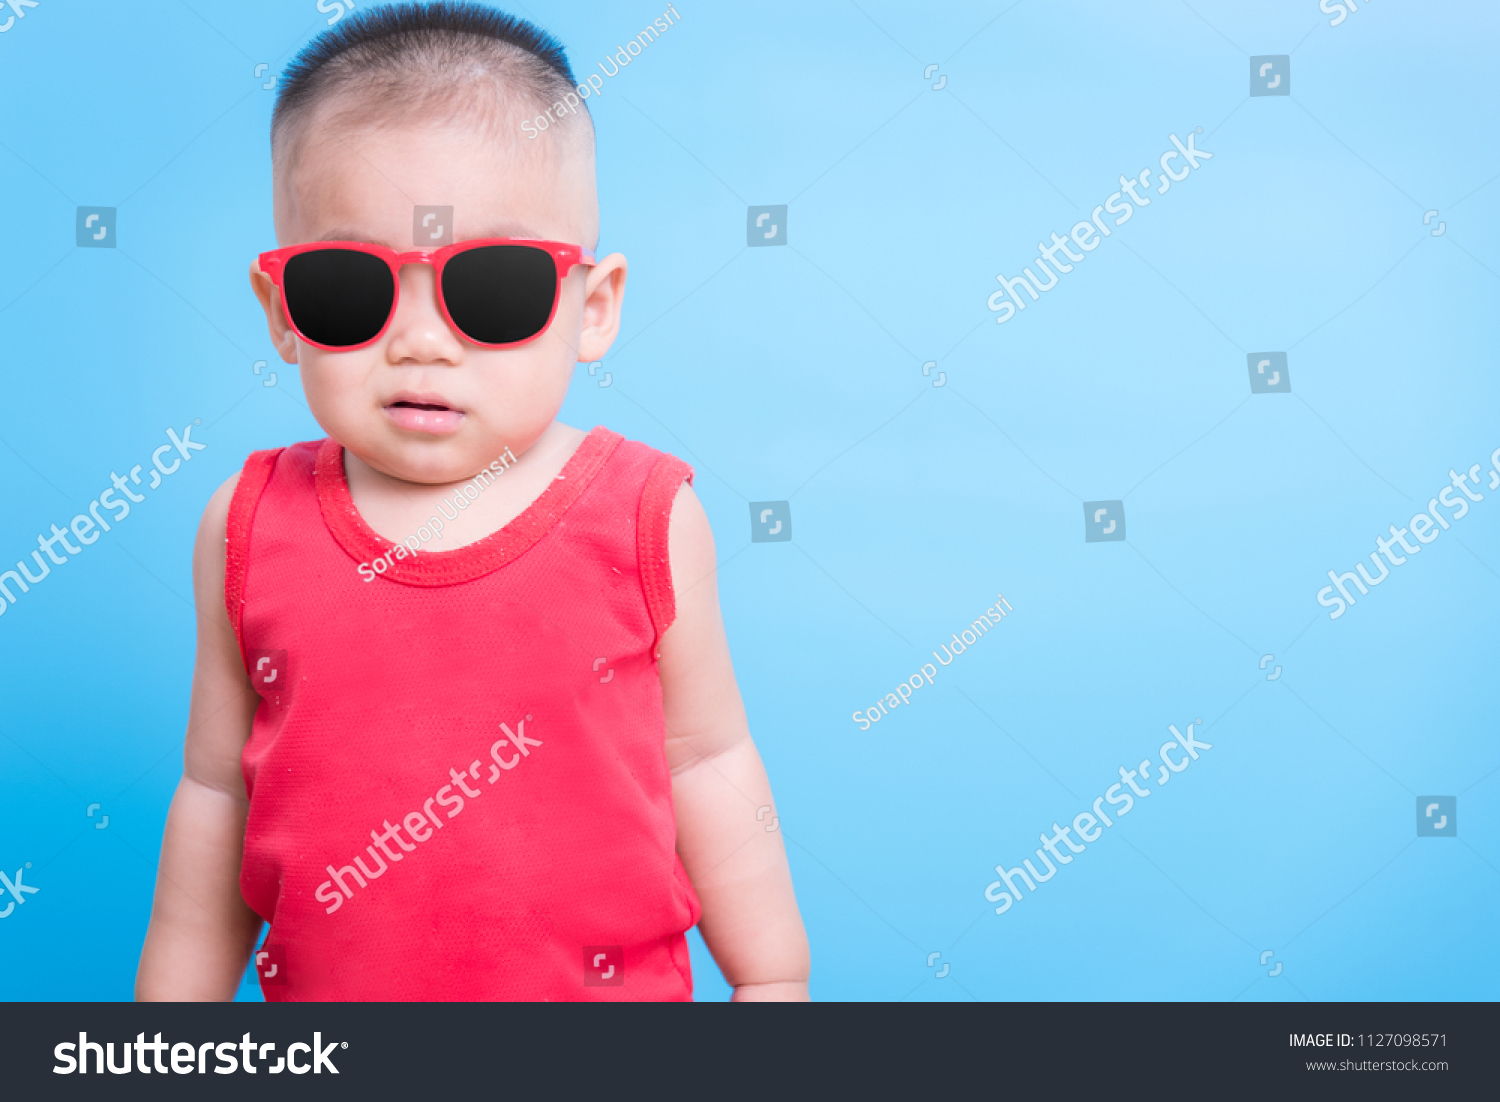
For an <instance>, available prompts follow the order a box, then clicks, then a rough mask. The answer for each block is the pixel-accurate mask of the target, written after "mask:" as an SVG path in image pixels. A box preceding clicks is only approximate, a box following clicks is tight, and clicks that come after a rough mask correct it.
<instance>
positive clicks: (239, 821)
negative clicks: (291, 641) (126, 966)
mask: <svg viewBox="0 0 1500 1102" xmlns="http://www.w3.org/2000/svg"><path fill="white" fill-rule="evenodd" d="M237 481H238V476H235V477H234V478H231V479H230V480H229V481H228V482H226V483H225V484H224V485H223V486H220V487H219V489H218V490H217V491H216V492H215V493H214V495H213V497H212V498H210V499H209V503H208V508H207V509H205V510H204V512H203V522H202V523H201V524H200V525H199V526H198V539H197V543H196V544H195V546H194V548H193V596H194V598H195V601H196V603H197V607H198V654H197V664H196V666H195V667H194V670H193V696H192V703H191V705H190V708H189V713H188V730H187V739H186V741H185V743H184V744H183V770H182V781H181V783H179V784H178V786H177V794H176V795H175V796H173V798H172V806H171V809H170V810H169V811H168V812H167V829H166V834H165V835H164V837H163V838H162V847H161V862H160V864H159V865H158V867H157V873H156V899H155V901H154V903H153V904H152V907H151V925H150V927H149V928H148V929H147V931H146V944H145V947H144V948H143V949H142V951H141V965H140V969H139V971H137V973H136V979H135V996H136V998H137V999H139V1000H142V1001H154V1000H175V1001H186V1000H206V999H221V1000H228V999H232V998H234V993H235V989H236V988H237V987H238V986H239V981H240V976H241V974H242V973H243V972H244V968H245V962H246V961H247V959H248V958H249V955H250V950H251V948H253V947H254V945H255V938H256V936H257V934H258V933H259V932H260V918H259V916H257V915H256V914H255V912H254V911H252V910H250V908H249V907H247V906H246V905H245V901H244V900H243V899H242V898H241V897H240V883H239V879H240V855H241V851H242V848H243V845H244V836H245V813H246V809H247V807H248V801H247V799H246V796H245V782H244V778H243V776H242V775H241V773H240V750H241V748H242V747H243V746H244V745H245V740H246V738H248V737H249V734H250V725H251V722H252V720H253V719H254V717H255V708H256V705H257V704H258V703H259V701H260V698H259V697H258V696H257V695H256V693H255V690H254V689H252V688H251V687H250V679H249V678H248V677H247V676H246V675H245V667H244V665H243V663H242V662H241V660H240V649H239V644H238V642H237V641H236V640H235V637H234V630H233V629H232V628H231V627H230V626H229V615H228V613H227V612H226V611H225V609H224V536H225V530H226V527H227V522H228V517H229V499H230V497H231V496H232V495H233V493H234V486H235V483H236V482H237Z"/></svg>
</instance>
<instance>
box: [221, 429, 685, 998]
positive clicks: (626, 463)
mask: <svg viewBox="0 0 1500 1102" xmlns="http://www.w3.org/2000/svg"><path fill="white" fill-rule="evenodd" d="M498 477H501V478H503V477H504V474H503V473H502V474H500V475H499V476H498ZM684 479H687V480H689V481H691V479H692V468H691V467H689V466H688V465H687V464H685V463H683V462H682V461H681V460H679V459H675V458H673V457H672V456H670V455H665V454H663V453H661V452H657V451H654V450H653V449H651V448H649V447H647V446H646V445H644V444H640V443H636V442H634V441H627V440H625V439H624V438H623V437H621V436H620V435H618V434H617V433H613V432H611V431H609V430H608V429H605V428H603V427H600V428H596V429H594V430H593V432H591V433H589V435H588V436H587V438H586V439H585V440H584V441H583V443H582V444H581V445H580V446H579V448H578V450H577V451H576V452H575V453H574V454H573V456H572V457H571V458H570V459H569V460H568V462H567V464H566V466H564V467H563V469H562V473H561V474H560V475H559V476H558V477H557V478H556V479H554V481H553V482H552V484H551V486H549V487H548V489H547V490H546V491H545V492H544V493H543V494H542V495H541V496H540V497H539V498H537V499H536V501H534V502H532V504H531V505H530V506H529V507H528V508H527V509H526V510H525V511H524V512H523V513H521V515H520V516H518V517H516V518H515V519H514V520H512V521H511V522H510V523H509V524H507V525H506V526H505V527H504V528H502V529H500V530H499V531H498V532H495V533H493V534H492V535H490V536H487V537H486V538H485V539H482V540H480V541H478V542H477V543H473V544H470V545H468V546H466V547H462V548H458V549H456V550H452V551H429V550H427V548H428V547H431V546H433V545H435V544H437V541H436V540H433V541H431V542H429V543H424V544H423V545H422V550H420V551H418V552H417V553H415V554H408V555H407V556H406V557H404V558H392V559H391V560H390V563H391V565H390V567H389V569H387V570H386V571H385V573H384V574H382V575H381V576H379V577H376V578H374V580H373V581H367V580H365V577H364V574H367V573H369V571H368V570H367V571H365V572H361V571H360V570H359V569H358V566H359V564H360V563H371V562H373V561H374V560H375V559H376V558H377V557H379V556H382V555H385V554H386V553H387V552H392V551H394V550H395V548H396V546H397V545H394V544H392V543H390V542H389V541H387V540H385V539H383V538H382V537H380V536H379V535H377V534H376V533H375V532H374V531H373V530H372V529H371V528H370V527H369V526H368V525H367V524H366V523H365V522H364V520H363V519H362V518H361V517H360V515H359V513H358V511H357V510H356V509H355V507H354V502H353V500H352V498H351V497H350V494H349V485H348V482H347V481H346V480H345V477H344V464H343V449H342V448H341V447H340V446H339V445H338V444H336V443H334V442H333V441H332V440H326V439H325V440H323V441H321V442H318V441H312V442H306V443H301V444H294V445H292V446H291V447H288V448H278V449H275V450H272V451H263V452H256V453H254V454H253V455H251V457H250V458H249V460H248V461H247V462H246V463H245V467H244V471H243V472H242V473H241V475H240V480H239V484H238V486H237V487H236V488H235V492H234V497H233V499H232V501H231V504H230V509H229V526H228V547H227V556H226V567H227V569H226V572H225V574H226V576H225V603H226V606H227V607H228V610H229V620H230V623H231V624H232V625H233V626H234V629H235V633H236V635H237V637H238V638H239V642H240V649H241V653H242V655H243V657H244V660H245V668H246V670H247V671H248V672H249V674H250V679H251V682H252V684H253V685H254V687H255V689H256V691H257V692H258V693H259V694H260V695H261V702H260V705H259V707H258V708H257V710H256V713H255V723H254V727H253V730H252V732H251V735H250V739H249V741H248V742H247V743H246V744H245V748H244V753H243V755H242V761H241V764H242V767H243V771H244V776H245V788H246V790H247V792H248V793H249V798H250V809H249V816H248V819H247V822H246V826H245V850H244V859H243V863H242V866H241V871H240V890H241V892H242V894H243V895H244V898H245V901H246V902H247V903H248V904H249V905H250V907H251V908H252V909H253V910H254V911H255V912H256V913H257V914H259V915H260V916H261V917H262V918H264V919H266V920H267V921H269V922H270V924H271V928H270V931H269V933H268V935H267V937H266V943H265V945H264V946H263V949H262V953H261V954H258V960H257V964H258V968H257V971H258V973H259V974H260V976H261V988H262V990H263V991H264V993H265V996H266V998H267V999H268V1000H271V1001H284V1000H299V1001H301V1000H448V999H459V1000H481V999H485V1000H488V999H505V1000H510V999H525V1000H543V999H546V1000H563V999H616V1000H641V999H651V1000H658V999H662V1000H664V999H675V1000H687V999H691V998H692V976H691V972H690V969H689V964H688V951H687V944H686V940H685V938H684V936H683V935H684V932H685V931H686V930H687V929H688V928H689V927H691V926H693V925H694V924H695V923H696V922H697V921H698V917H699V913H700V911H699V904H698V898H697V896H696V894H695V893H694V891H693V888H692V885H691V883H690V882H689V881H688V878H687V874H686V872H685V871H684V869H683V867H682V864H681V862H680V861H679V860H678V858H677V854H676V823H675V819H674V816H673V812H672V785H671V777H670V775H669V771H668V768H667V762H666V752H665V747H664V737H665V736H664V728H663V720H662V695H661V682H660V680H659V679H658V676H657V670H656V654H657V647H658V645H659V643H660V640H661V636H662V633H663V632H664V631H665V630H666V629H667V627H668V626H669V625H670V624H671V622H672V619H673V616H674V615H675V611H676V605H675V600H674V597H673V591H672V579H671V572H670V568H669V563H668V557H667V525H668V521H669V519H670V515H671V507H672V501H673V498H674V497H675V495H676V492H677V489H678V487H679V486H680V485H681V483H682V481H683V480H684ZM448 508H449V510H450V511H451V510H452V509H453V506H452V505H449V507H448Z"/></svg>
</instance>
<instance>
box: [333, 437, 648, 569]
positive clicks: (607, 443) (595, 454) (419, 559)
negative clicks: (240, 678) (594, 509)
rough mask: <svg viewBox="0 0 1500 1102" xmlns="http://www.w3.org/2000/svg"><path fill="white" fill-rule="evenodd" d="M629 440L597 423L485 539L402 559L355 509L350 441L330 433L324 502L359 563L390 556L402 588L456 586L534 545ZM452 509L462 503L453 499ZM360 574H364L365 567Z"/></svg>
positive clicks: (335, 529)
mask: <svg viewBox="0 0 1500 1102" xmlns="http://www.w3.org/2000/svg"><path fill="white" fill-rule="evenodd" d="M624 439H625V438H624V437H623V436H621V435H620V434H619V433H617V432H613V431H611V430H610V429H607V428H605V427H604V426H603V425H596V426H595V427H594V429H593V430H592V431H591V432H590V433H589V434H588V435H587V436H585V437H584V438H583V441H582V442H581V443H580V444H579V445H578V447H577V448H576V449H575V450H574V452H573V454H572V455H571V456H569V457H568V461H567V462H566V463H565V464H563V469H562V471H561V472H560V473H559V474H557V475H556V476H555V477H554V478H553V479H552V483H551V485H549V486H548V487H547V488H546V489H545V490H543V491H542V493H541V494H540V495H539V496H538V497H537V499H536V500H535V501H533V502H532V503H531V504H530V505H528V506H527V507H526V508H525V509H523V510H522V511H521V513H520V514H519V515H518V516H516V517H515V518H514V519H512V520H511V521H510V522H509V523H508V524H506V525H505V526H504V527H503V528H501V529H499V530H498V531H495V532H491V533H490V534H489V535H488V536H485V537H484V538H483V539H481V540H476V541H475V542H474V543H471V544H467V545H465V546H463V547H458V548H455V549H454V550H452V551H430V550H427V548H428V547H429V546H430V543H427V544H423V548H422V550H420V551H417V552H414V553H413V552H410V551H409V550H408V553H407V555H406V557H405V558H399V559H398V558H396V557H395V555H394V552H395V550H396V549H397V548H398V547H400V546H401V545H400V544H397V543H392V542H391V541H390V540H388V539H386V538H385V537H384V536H382V535H380V534H379V533H378V532H376V531H375V530H374V529H373V528H371V527H370V526H369V524H367V523H366V522H365V518H364V517H362V516H361V515H360V513H359V510H358V509H357V508H356V507H355V504H354V498H353V495H351V494H350V492H349V480H348V477H347V476H346V475H345V473H344V448H343V445H341V444H339V443H338V442H337V441H335V440H333V439H332V438H331V437H328V438H325V439H324V440H323V442H322V444H320V445H319V447H318V458H317V465H316V470H315V483H316V486H317V493H318V506H319V508H320V509H321V510H322V514H323V522H324V523H325V524H326V525H327V526H328V531H329V532H330V533H331V534H332V536H333V538H334V540H335V541H336V542H337V543H338V545H339V546H340V547H341V548H343V549H344V552H345V553H346V554H347V555H348V556H349V557H350V558H351V559H353V560H354V562H356V563H363V564H373V563H374V562H375V560H376V559H384V558H385V556H386V555H387V554H388V553H391V557H390V560H389V562H388V564H387V565H386V567H385V569H384V571H383V572H377V573H378V575H379V577H380V578H382V579H385V580H387V581H393V582H398V583H401V584H403V585H416V586H438V585H457V584H459V583H462V582H467V581H472V580H474V579H475V578H479V577H483V576H484V575H485V574H489V573H491V572H492V571H495V570H498V569H499V568H500V567H502V566H504V565H506V564H507V563H509V562H511V561H513V560H514V559H517V558H519V557H520V556H521V555H522V554H524V553H525V552H526V551H528V550H529V549H530V548H531V547H532V546H533V545H535V544H536V543H537V541H538V540H540V539H541V538H542V537H543V536H545V535H546V534H547V533H548V532H549V531H551V530H552V528H553V526H554V525H556V523H557V521H558V520H559V519H560V518H561V517H562V514H563V513H564V512H566V511H567V509H568V507H569V506H571V505H572V504H573V502H575V501H576V500H578V497H579V495H580V494H582V493H583V491H584V490H586V489H588V486H589V484H590V483H591V482H592V481H593V480H594V477H595V476H596V475H597V474H598V473H599V471H600V470H601V469H603V467H604V464H605V461H606V460H608V459H609V457H610V456H611V455H612V454H613V453H614V450H615V448H617V447H618V446H619V445H620V443H621V441H623V440H624ZM501 477H503V476H501ZM448 508H449V509H450V510H452V509H454V508H456V507H455V506H454V505H453V504H452V498H451V497H450V498H449V504H448ZM444 519H447V518H446V517H445V518H444ZM418 538H419V539H420V537H418ZM434 542H435V541H434ZM370 568H371V569H373V565H371V567H370ZM360 573H361V576H363V574H364V572H363V571H361V572H360Z"/></svg>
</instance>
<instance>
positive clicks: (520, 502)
mask: <svg viewBox="0 0 1500 1102" xmlns="http://www.w3.org/2000/svg"><path fill="white" fill-rule="evenodd" d="M568 97H573V98H572V99H569V98H568ZM578 98H580V97H579V96H578V89H577V82H576V81H575V80H574V78H573V75H572V72H571V70H570V68H569V66H568V63H567V60H566V58H565V56H564V54H563V51H562V48H561V46H560V45H559V44H558V43H557V42H556V41H555V40H554V39H552V38H551V37H550V36H548V35H546V34H545V33H543V32H541V31H539V30H538V29H537V28H535V27H534V26H532V25H531V24H529V23H527V22H525V21H523V20H519V19H516V18H513V17H510V16H507V15H504V14H502V13H499V12H496V11H494V10H493V9H489V8H486V7H483V6H481V5H476V4H460V3H438V4H431V5H421V4H399V5H392V6H388V7H379V8H369V9H362V10H361V11H360V12H359V13H358V14H356V15H353V16H351V17H350V18H348V19H345V20H343V21H341V22H340V23H339V24H338V25H337V26H336V27H335V28H334V29H332V30H329V31H327V32H325V33H324V34H323V35H322V36H320V37H319V38H318V39H316V40H315V41H314V42H313V43H312V44H311V45H309V46H308V47H307V48H306V49H304V50H303V52H302V53H301V54H300V55H299V57H298V58H297V60H296V61H295V62H294V63H293V64H292V65H291V66H290V67H289V69H288V71H287V73H286V74H285V76H284V78H283V81H282V84H281V89H280V92H279V98H278V100H277V103H276V108H275V113H274V116H273V121H272V134H271V138H272V166H273V177H274V179H273V186H274V214H275V225H276V236H277V240H278V242H279V244H280V246H281V247H279V248H277V249H273V250H269V251H267V252H265V253H262V254H261V255H260V256H259V257H258V258H257V260H256V261H255V262H254V263H253V264H252V265H251V268H250V281H251V285H252V286H253V288H254V290H255V294H256V296H257V298H258V299H259V301H260V304H261V306H262V307H263V308H264V310H265V314H266V320H267V323H268V325H269V327H270V334H271V339H272V341H273V342H274V344H275V346H276V349H277V351H278V352H279V353H280V355H281V357H282V359H284V360H285V361H286V362H287V363H296V364H298V365H300V368H301V373H302V383H303V389H304V391H305V393H306V396H307V403H308V406H309V408H310V409H311V411H312V414H313V416H314V417H315V418H316V419H317V421H318V423H319V425H320V426H322V428H323V430H324V431H325V432H326V433H327V434H328V435H327V437H326V438H325V439H323V440H321V441H310V442H305V443H300V444H294V445H292V446H290V447H285V448H276V449H272V450H270V451H263V452H256V453H254V454H252V455H251V456H250V458H249V460H248V461H247V462H246V463H245V466H244V468H243V469H242V470H241V471H240V472H239V473H238V474H236V475H235V476H234V477H232V478H231V479H229V481H228V482H226V483H225V484H224V485H223V486H222V487H220V488H219V490H218V491H217V492H216V493H215V494H214V495H213V497H212V498H211V499H210V501H209V503H208V507H207V509H206V510H205V512H204V515H203V521H202V525H201V526H200V528H199V532H198V539H197V545H196V549H195V552H194V560H193V573H194V590H195V594H196V600H197V606H198V621H199V631H198V648H197V663H196V668H195V671H194V675H193V688H192V702H191V708H190V717H189V724H188V733H187V740H186V744H185V751H184V758H185V763H184V770H183V778H182V781H181V783H180V785H179V786H178V789H177V793H176V795H175V797H174V798H173V800H172V806H171V809H170V812H169V813H168V817H167V827H166V834H165V837H164V839H163V844H162V854H161V863H160V868H159V873H158V878H157V885H156V897H155V903H154V906H153V910H152V917H151V924H150V928H149V930H148V932H147V936H146V942H145V947H144V950H143V953H142V957H141V964H140V970H139V973H138V976H137V985H136V986H137V996H138V997H139V998H141V999H176V1000H182V999H228V998H231V997H233V995H234V992H235V989H236V987H237V986H238V983H239V980H240V976H241V975H242V973H243V972H244V970H245V967H246V962H247V959H248V957H249V955H250V953H251V950H252V948H254V947H255V944H256V939H257V937H258V936H259V932H260V929H261V923H262V922H263V921H264V922H269V923H270V930H269V932H268V934H267V936H266V939H265V944H264V945H263V946H261V947H260V949H259V950H258V951H257V953H256V958H257V964H258V967H257V971H258V974H259V975H260V977H261V986H262V990H263V991H264V992H265V995H266V998H267V999H270V1000H276V1001H281V1000H354V999H359V1000H398V999H399V1000H406V999H412V1000H436V999H463V1000H493V999H505V1000H543V999H547V1000H560V999H624V1000H642V999H647V1000H671V999H675V1000H685V999H690V998H691V997H692V977H691V970H690V967H689V961H688V952H687V944H686V940H685V936H684V935H685V932H686V931H687V930H688V929H689V928H690V927H692V926H693V925H695V924H696V925H698V926H699V928H700V930H701V932H702V934H703V938H704V941H705V942H706V943H707V945H708V947H709V949H710V950H711V951H712V953H713V955H714V958H715V960H716V961H717V962H718V965H719V967H720V969H721V970H722V972H723V974H724V976H725V978H726V979H727V980H728V981H729V983H730V984H732V985H733V987H734V997H735V999H737V1000H752V999H761V1000H771V999H784V1000H795V999H806V998H807V976H808V949H807V940H806V936H805V934H804V932H803V928H802V922H801V918H800V916H799V914H798V910H797V905H796V900H795V897H794V895H793V892H792V884H791V876H790V873H789V870H788V867H787V861H786V854H785V851H784V849H783V847H782V843H781V835H780V833H779V832H778V831H776V830H774V829H769V828H768V824H772V826H774V819H775V806H774V805H775V801H774V800H773V798H772V796H771V790H770V785H769V782H768V781H767V778H766V774H765V770H764V768H763V767H762V765H761V761H760V757H759V755H758V754H757V752H756V749H755V745H754V743H753V742H752V741H751V738H750V732H749V728H748V724H747V721H746V717H745V711H744V707H743V705H742V703H741V700H740V695H739V690H738V688H737V686H736V683H735V677H734V670H733V667H732V665H731V663H730V657H729V648H728V644H727V642H726V640H725V635H724V628H723V624H722V621H721V618H720V613H719V605H718V594H717V588H716V585H715V554H714V544H713V536H712V533H711V531H710V529H709V524H708V519H707V517H706V515H705V513H704V511H703V508H702V506H701V505H700V503H699V501H698V499H697V497H696V496H695V495H694V493H693V491H692V489H691V487H690V485H689V483H690V482H691V480H692V468H690V467H689V466H688V465H687V464H685V463H683V462H682V461H681V460H678V459H676V458H674V457H673V456H670V455H666V454H664V453H661V452H658V451H655V450H653V449H652V448H649V447H647V446H646V445H644V444H641V443H638V442H635V441H630V440H626V439H624V438H623V437H621V436H620V435H618V434H617V433H614V432H611V431H609V430H608V429H606V428H603V427H602V426H601V427H596V428H594V429H593V430H592V431H591V432H584V431H582V430H580V429H577V428H573V427H571V426H569V425H565V424H563V423H562V422H561V421H558V420H556V417H557V414H558V412H559V410H560V408H561V406H562V403H563V399H564V397H565V395H566V394H567V390H568V385H569V381H570V379H571V376H572V371H573V367H574V364H575V363H577V362H580V361H582V362H593V361H597V360H600V359H602V358H603V357H604V354H605V352H606V351H607V350H608V349H609V347H610V345H611V343H612V342H613V341H614V339H615V336H616V334H617V332H618V331H619V326H620V311H621V305H622V302H623V298H624V292H625V276H626V262H625V258H624V257H623V256H621V255H620V254H619V253H612V254H610V255H608V256H603V257H598V256H596V255H595V254H594V251H593V250H594V247H595V243H596V241H597V239H598V235H599V207H598V197H597V193H596V185H595V173H594V135H593V123H592V121H591V119H590V118H589V115H588V112H587V110H581V111H580V110H557V111H555V112H553V115H552V117H554V118H555V119H556V120H557V121H556V122H554V123H553V124H552V125H550V126H549V128H548V129H547V130H546V131H545V132H544V133H543V134H541V136H540V137H537V136H536V135H524V134H523V131H522V127H521V123H522V121H523V120H527V119H531V118H533V117H535V116H536V115H537V114H538V113H539V112H541V111H545V110H547V109H548V108H553V107H556V106H557V105H559V104H567V105H568V106H570V107H571V106H572V104H573V103H574V102H576V101H577V99H578ZM768 809H769V810H768Z"/></svg>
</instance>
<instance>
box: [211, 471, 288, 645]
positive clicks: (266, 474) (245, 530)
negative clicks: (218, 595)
mask: <svg viewBox="0 0 1500 1102" xmlns="http://www.w3.org/2000/svg"><path fill="white" fill-rule="evenodd" d="M285 450H286V449H285V448H272V449H270V450H268V451H260V452H251V453H250V458H249V459H247V460H245V467H244V469H243V470H242V471H241V472H240V480H239V482H237V483H236V484H235V487H234V495H233V496H232V497H230V499H229V520H228V523H227V525H226V531H225V537H224V545H225V546H224V609H225V611H226V612H228V613H229V625H230V626H231V627H232V628H234V637H235V640H236V641H237V642H238V643H239V645H240V657H241V659H243V658H244V656H245V639H244V636H243V635H242V634H241V633H240V621H241V619H242V618H243V615H244V610H245V575H246V573H247V571H248V569H249V566H250V526H251V524H252V523H254V520H255V508H256V506H257V505H259V504H260V496H261V493H262V492H263V491H264V490H265V488H266V483H267V482H269V481H270V480H271V472H272V471H273V470H274V469H275V467H276V459H277V457H278V456H280V455H281V453H282V452H283V451H285Z"/></svg>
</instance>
